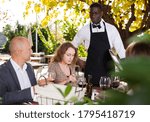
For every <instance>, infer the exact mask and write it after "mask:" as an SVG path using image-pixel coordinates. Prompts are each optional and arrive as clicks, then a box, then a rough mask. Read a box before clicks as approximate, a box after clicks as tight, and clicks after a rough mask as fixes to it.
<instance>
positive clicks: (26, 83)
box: [10, 59, 31, 90]
mask: <svg viewBox="0 0 150 122" xmlns="http://www.w3.org/2000/svg"><path fill="white" fill-rule="evenodd" d="M10 62H11V64H12V66H13V68H14V70H15V72H16V74H17V77H18V80H19V84H20V87H21V90H22V89H26V88H29V87H31V82H30V80H29V77H28V74H27V71H26V69H27V64H24V65H23V69H22V68H21V67H20V66H19V65H18V64H17V63H16V62H15V61H13V59H10Z"/></svg>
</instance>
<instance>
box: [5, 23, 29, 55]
mask: <svg viewBox="0 0 150 122" xmlns="http://www.w3.org/2000/svg"><path fill="white" fill-rule="evenodd" d="M3 34H4V35H5V36H6V39H7V42H6V44H5V45H4V47H3V48H4V49H3V52H4V53H8V52H9V43H10V40H11V39H12V38H13V37H15V36H24V37H27V35H28V32H27V29H26V27H25V26H23V25H20V24H19V23H18V22H17V23H16V27H15V29H13V28H12V27H11V25H6V26H5V27H4V28H3Z"/></svg>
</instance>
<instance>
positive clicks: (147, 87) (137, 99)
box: [118, 56, 150, 105]
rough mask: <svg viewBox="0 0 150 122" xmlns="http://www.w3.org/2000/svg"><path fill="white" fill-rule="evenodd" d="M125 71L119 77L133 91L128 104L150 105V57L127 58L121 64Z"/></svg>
mask: <svg viewBox="0 0 150 122" xmlns="http://www.w3.org/2000/svg"><path fill="white" fill-rule="evenodd" d="M121 65H122V67H123V70H122V71H120V72H119V73H118V75H119V76H120V77H121V78H122V79H123V80H124V81H126V82H127V83H128V84H129V86H130V87H131V88H132V89H133V91H134V94H133V95H132V96H131V97H130V99H128V101H127V102H128V104H143V105H144V104H150V99H149V98H148V96H147V95H148V94H150V77H149V72H150V57H140V56H139V57H133V58H127V59H126V60H124V61H122V62H121Z"/></svg>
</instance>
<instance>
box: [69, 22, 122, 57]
mask: <svg viewBox="0 0 150 122" xmlns="http://www.w3.org/2000/svg"><path fill="white" fill-rule="evenodd" d="M103 22H104V20H102V21H101V22H100V25H101V28H100V29H99V28H92V32H93V33H97V32H104V31H105V28H104V24H103ZM105 25H106V31H107V35H108V40H109V44H110V48H112V47H114V48H115V49H116V51H117V53H118V55H119V57H120V58H125V48H124V45H123V43H122V40H121V37H120V34H119V32H118V30H117V28H116V27H115V26H114V25H111V24H109V23H106V22H105ZM81 43H82V44H83V45H84V46H85V49H86V50H88V48H89V45H90V24H86V25H85V26H83V27H82V28H81V29H80V30H79V31H78V33H77V34H76V35H75V37H74V39H73V41H72V44H73V45H74V46H75V47H76V48H77V47H78V46H79V45H80V44H81Z"/></svg>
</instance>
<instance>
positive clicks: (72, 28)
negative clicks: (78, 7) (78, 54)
mask: <svg viewBox="0 0 150 122" xmlns="http://www.w3.org/2000/svg"><path fill="white" fill-rule="evenodd" d="M61 30H62V33H63V37H64V39H65V40H66V41H72V40H73V38H74V36H75V34H76V33H77V26H76V25H75V24H74V23H73V22H69V21H64V22H63V26H62V29H61Z"/></svg>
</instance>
